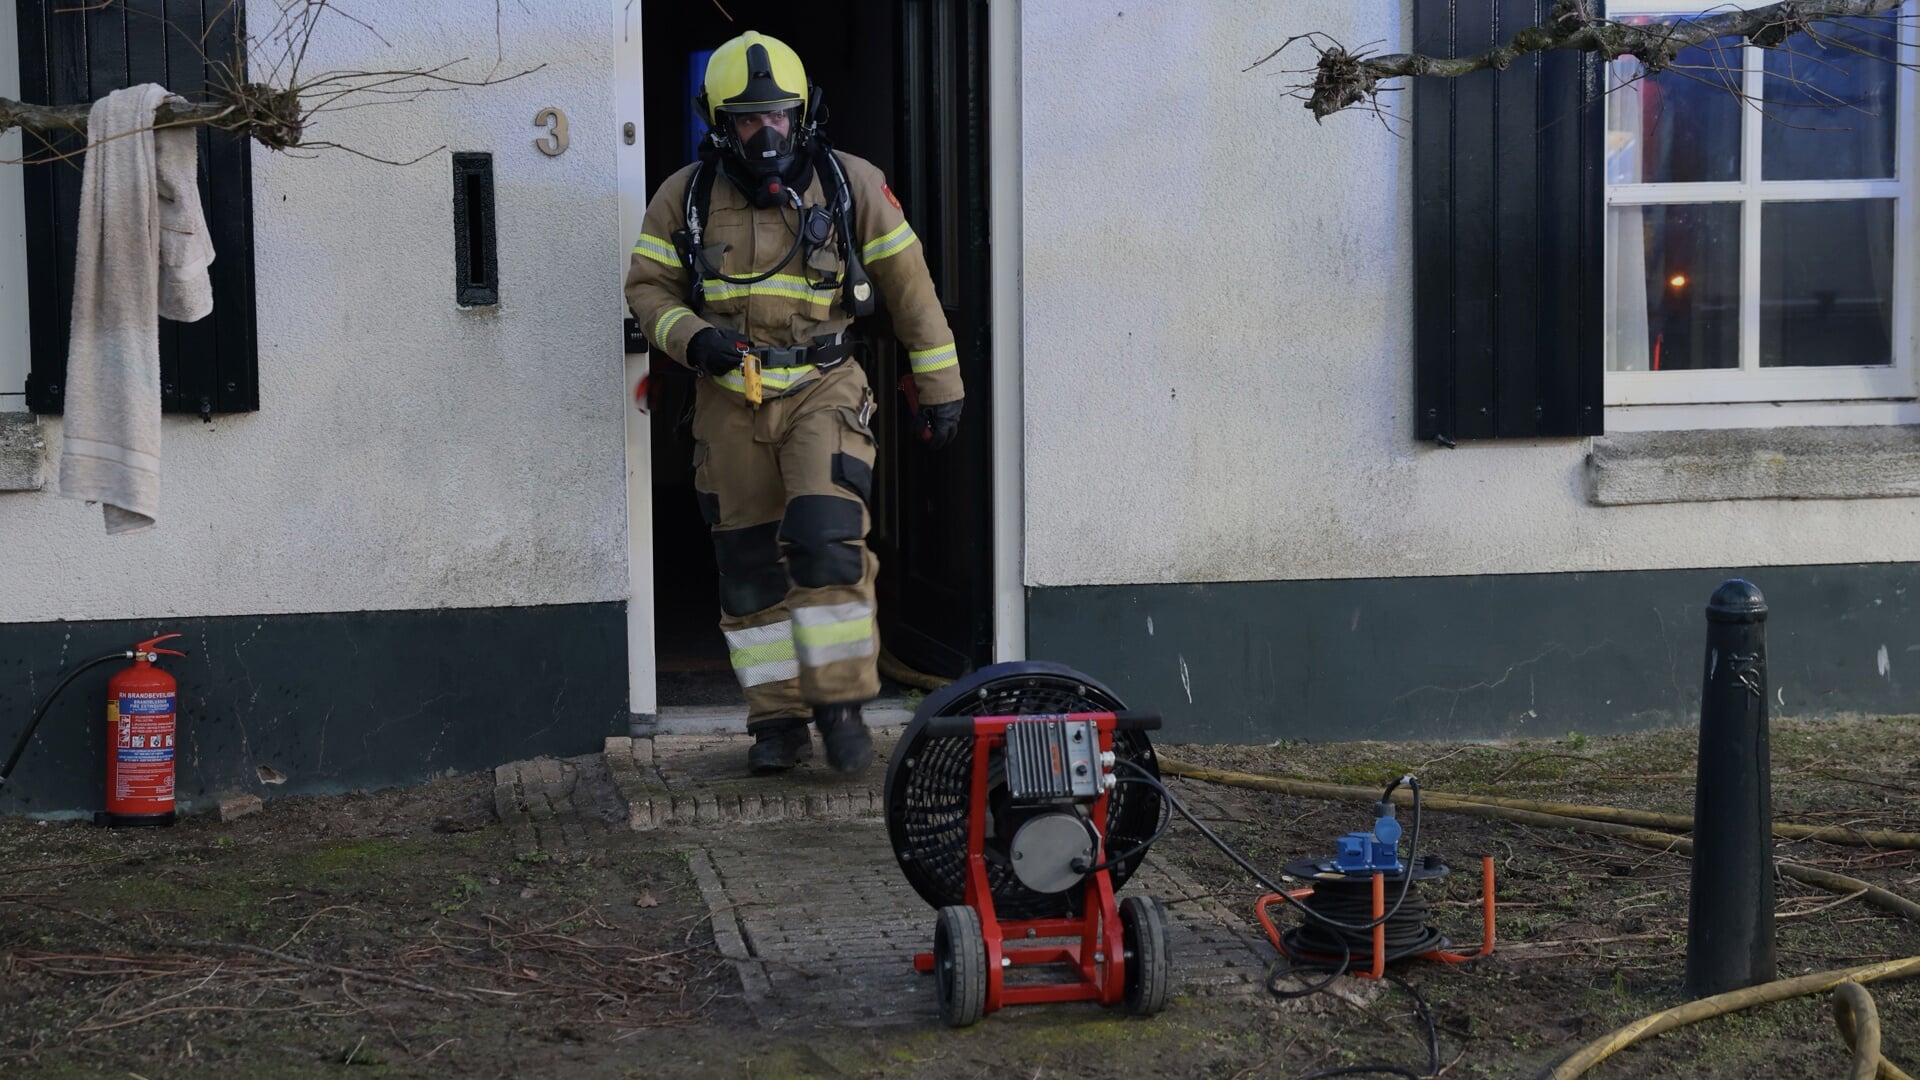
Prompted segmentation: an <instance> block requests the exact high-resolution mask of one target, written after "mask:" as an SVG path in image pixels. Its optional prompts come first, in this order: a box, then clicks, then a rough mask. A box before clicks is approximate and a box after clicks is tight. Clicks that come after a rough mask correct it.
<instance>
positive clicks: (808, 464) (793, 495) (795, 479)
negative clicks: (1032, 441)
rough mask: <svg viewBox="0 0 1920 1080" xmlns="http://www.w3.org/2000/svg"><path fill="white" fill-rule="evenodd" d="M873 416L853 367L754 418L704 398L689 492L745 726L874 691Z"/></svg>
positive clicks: (712, 389)
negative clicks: (705, 536)
mask: <svg viewBox="0 0 1920 1080" xmlns="http://www.w3.org/2000/svg"><path fill="white" fill-rule="evenodd" d="M873 407H874V406H873V393H872V391H871V390H870V389H869V388H868V386H867V377H866V373H865V372H864V371H862V370H861V369H860V365H858V364H856V363H853V362H852V361H847V362H843V363H841V364H839V365H837V366H835V367H833V368H830V369H828V370H826V371H824V372H821V373H820V376H819V378H817V379H815V380H814V381H813V382H811V383H808V384H806V385H804V386H802V387H801V388H800V389H798V390H795V391H793V392H791V393H789V394H787V395H786V396H784V397H772V396H769V397H768V398H767V399H766V401H764V402H763V403H762V404H761V405H759V406H758V407H757V408H756V407H753V406H749V405H748V404H747V403H746V400H745V398H743V397H742V396H741V395H740V394H739V393H738V392H736V391H734V390H730V389H728V388H727V387H726V386H724V385H722V384H721V383H720V382H719V381H718V380H716V379H701V380H700V381H699V383H698V385H697V389H696V391H695V397H694V410H693V437H694V448H693V461H694V476H693V486H694V492H695V495H696V497H697V498H698V500H699V502H700V513H701V516H702V517H703V518H705V519H706V522H707V524H708V525H709V526H711V528H712V532H713V553H714V559H715V562H716V563H717V564H718V567H719V571H720V575H719V585H720V631H721V633H722V634H724V635H725V636H726V640H727V650H728V653H729V656H730V659H731V661H732V664H733V672H734V675H735V677H736V678H738V679H739V681H740V689H741V691H742V692H743V693H744V694H745V695H746V699H747V710H748V711H747V722H748V723H749V724H750V725H755V724H759V723H761V722H765V721H771V720H781V719H786V718H806V717H808V716H810V715H811V714H812V706H815V705H835V704H841V703H845V702H862V701H867V700H869V699H871V698H873V697H875V696H876V695H878V694H879V692H880V676H879V671H878V667H877V664H878V661H879V652H880V639H879V631H878V628H877V627H876V625H875V622H874V590H873V582H874V575H875V573H876V572H877V571H878V569H879V560H878V559H877V558H875V557H874V554H873V552H871V551H869V550H868V549H867V542H866V538H867V530H868V529H869V527H870V526H871V524H872V519H871V517H870V515H869V513H868V503H869V502H870V500H871V499H872V497H873V462H874V439H873V432H872V429H871V428H870V427H869V426H868V422H869V420H870V419H871V417H872V412H873Z"/></svg>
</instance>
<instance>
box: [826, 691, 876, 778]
mask: <svg viewBox="0 0 1920 1080" xmlns="http://www.w3.org/2000/svg"><path fill="white" fill-rule="evenodd" d="M813 722H814V723H815V724H817V725H818V726H819V728H820V742H821V744H822V745H824V746H825V747H826V748H827V765H828V766H829V767H831V768H832V769H833V771H834V772H843V773H856V772H860V771H861V770H863V769H865V768H866V767H867V766H869V765H871V764H873V736H872V735H870V734H868V733H867V723H866V721H865V720H862V719H861V718H860V704H859V702H848V703H846V704H844V705H815V706H814V707H813Z"/></svg>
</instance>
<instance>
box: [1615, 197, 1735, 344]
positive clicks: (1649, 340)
mask: <svg viewBox="0 0 1920 1080" xmlns="http://www.w3.org/2000/svg"><path fill="white" fill-rule="evenodd" d="M1607 217H1608V226H1609V228H1610V230H1611V231H1610V232H1609V234H1608V240H1609V242H1610V243H1612V244H1613V245H1614V251H1615V253H1616V258H1617V266H1618V269H1617V271H1616V272H1615V278H1616V279H1615V281H1614V289H1613V296H1614V301H1613V303H1614V309H1613V312H1612V313H1611V317H1612V319H1613V329H1614V351H1613V355H1612V356H1610V357H1608V358H1607V366H1608V368H1609V369H1611V370H1613V371H1686V370H1698V369H1700V368H1733V367H1739V366H1740V204H1739V203H1700V204H1696V205H1689V206H1621V207H1615V208H1614V209H1612V210H1609V211H1608V212H1607Z"/></svg>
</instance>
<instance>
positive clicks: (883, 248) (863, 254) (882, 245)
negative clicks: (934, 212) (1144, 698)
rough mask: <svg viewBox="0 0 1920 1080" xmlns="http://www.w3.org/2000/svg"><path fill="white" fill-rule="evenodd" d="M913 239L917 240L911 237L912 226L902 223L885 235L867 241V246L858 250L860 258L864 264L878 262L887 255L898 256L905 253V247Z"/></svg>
mask: <svg viewBox="0 0 1920 1080" xmlns="http://www.w3.org/2000/svg"><path fill="white" fill-rule="evenodd" d="M915 239H917V238H916V237H915V236H914V235H913V226H911V225H908V224H907V223H906V222H904V221H903V222H901V223H900V224H899V225H896V226H894V228H893V231H892V232H889V233H887V235H885V236H881V237H877V238H875V239H872V240H869V241H867V246H866V247H863V248H861V249H860V258H861V260H862V261H864V262H870V263H873V262H879V261H880V260H881V259H884V258H886V257H887V256H889V255H898V254H900V253H901V252H902V251H905V250H906V249H907V245H908V244H911V243H913V242H914V240H915Z"/></svg>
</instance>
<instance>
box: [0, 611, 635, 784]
mask: <svg viewBox="0 0 1920 1080" xmlns="http://www.w3.org/2000/svg"><path fill="white" fill-rule="evenodd" d="M174 631H179V632H181V633H183V634H184V635H185V636H183V637H181V638H179V639H176V640H174V641H171V642H168V643H167V644H168V646H170V647H175V648H180V649H184V650H186V651H187V652H188V653H189V654H190V655H189V656H187V657H186V658H184V659H178V658H162V661H161V666H162V667H164V668H165V669H166V670H167V671H169V672H171V673H172V674H173V675H174V677H175V678H176V679H178V680H179V683H180V690H179V702H178V710H179V744H178V747H177V752H176V761H177V766H178V770H179V772H178V780H177V796H178V798H179V800H180V804H181V808H182V809H183V810H191V809H193V808H194V807H195V806H196V805H198V806H201V807H204V806H205V805H207V804H208V803H210V802H212V801H215V800H217V799H219V798H221V797H223V796H226V795H231V794H239V793H242V792H252V793H255V794H258V795H261V796H263V797H269V798H271V797H274V796H280V795H292V794H303V793H306V794H312V793H326V792H337V791H345V790H351V789H358V788H376V787H385V786H389V785H393V784H404V783H411V782H414V781H418V780H423V779H426V778H428V777H432V776H437V775H443V774H447V773H456V772H470V771H473V770H478V769H486V768H491V767H492V766H494V765H498V764H500V763H503V762H507V761H513V760H518V759H523V758H529V757H535V756H538V755H540V754H582V753H588V752H590V751H593V750H597V749H599V747H600V746H601V743H602V740H603V739H604V738H605V737H606V736H608V735H616V734H625V733H626V730H627V660H626V639H627V636H626V609H625V605H624V604H621V603H603V604H569V605H556V606H548V607H513V608H484V609H443V610H433V611H368V612H348V613H337V614H309V615H260V616H237V617H225V618H202V619H166V620H138V621H112V622H84V623H12V624H0V755H4V754H5V753H7V752H8V751H10V750H11V749H12V747H13V743H14V741H15V740H16V739H17V738H18V737H19V734H20V732H21V731H23V730H24V729H25V728H26V725H27V721H28V720H29V719H30V718H31V717H32V715H33V710H34V708H35V707H36V706H37V705H38V704H39V703H40V701H41V699H42V697H44V696H45V695H46V694H47V693H48V692H49V691H50V690H52V689H53V687H54V686H55V685H57V684H58V683H59V681H60V678H61V677H62V675H63V674H64V673H65V672H66V671H67V670H69V669H70V668H71V667H72V666H74V665H76V664H79V663H84V662H85V661H87V660H91V659H93V658H94V657H97V656H102V655H105V654H107V653H111V652H116V651H120V650H123V649H128V648H131V647H132V646H133V645H134V644H135V643H137V642H139V641H142V640H144V639H146V638H150V637H155V636H157V635H159V634H162V633H172V632H174ZM123 666H125V665H124V664H123V663H119V662H116V663H110V664H103V665H101V666H99V667H97V668H94V669H93V670H91V671H89V672H87V673H86V674H84V675H82V676H81V677H80V678H79V680H78V681H76V682H75V683H74V684H73V685H72V686H69V687H68V688H67V689H66V691H65V692H63V693H62V694H61V695H60V698H59V699H58V700H57V701H56V702H55V703H54V705H53V708H52V709H51V711H49V712H48V714H47V717H46V719H45V720H44V721H42V722H41V724H40V730H39V732H38V734H37V735H36V736H35V738H34V742H33V745H32V746H30V747H29V748H28V750H27V752H26V755H25V756H24V757H23V758H21V760H20V764H19V766H18V767H17V768H16V769H15V771H14V775H13V777H12V779H11V780H10V782H9V783H8V784H7V785H6V787H5V788H0V813H7V814H21V813H32V814H73V813H91V812H92V811H94V810H96V809H99V808H100V806H101V800H102V791H101V784H102V778H103V777H104V776H105V760H106V737H107V736H106V731H105V722H106V685H107V680H108V678H110V677H111V676H112V674H113V673H114V672H115V671H118V670H120V668H122V667H123ZM261 766H266V767H267V768H269V769H271V770H273V771H274V772H276V773H278V774H279V775H282V776H285V777H286V781H285V783H283V784H277V785H268V784H264V783H262V781H261V776H260V767H261Z"/></svg>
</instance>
